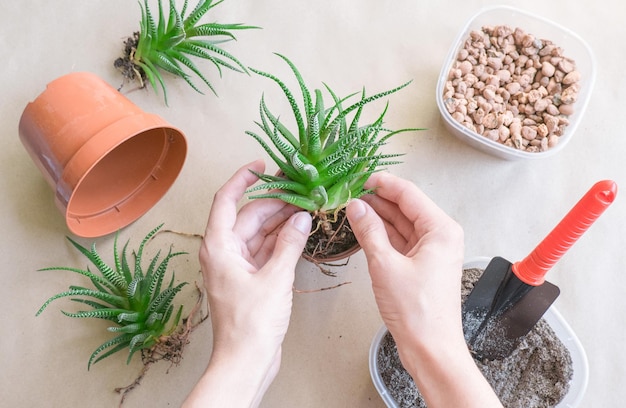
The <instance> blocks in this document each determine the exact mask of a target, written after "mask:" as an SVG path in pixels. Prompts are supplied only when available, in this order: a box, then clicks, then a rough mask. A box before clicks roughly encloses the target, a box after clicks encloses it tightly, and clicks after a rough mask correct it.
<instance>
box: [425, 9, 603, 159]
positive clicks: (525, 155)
mask: <svg viewBox="0 0 626 408" xmlns="http://www.w3.org/2000/svg"><path fill="white" fill-rule="evenodd" d="M485 25H487V26H495V25H508V26H510V27H512V28H516V27H519V28H521V29H523V30H524V31H526V32H527V33H530V34H533V35H534V36H535V37H536V38H540V39H546V40H550V41H552V42H553V43H554V44H555V45H557V46H559V47H560V48H562V49H563V53H564V55H565V56H566V57H568V58H572V59H573V60H574V61H575V62H576V69H577V71H579V72H580V73H581V76H582V78H581V81H580V85H581V88H580V92H579V94H578V100H577V101H576V102H575V103H574V109H575V112H574V113H573V114H572V115H570V116H569V117H568V120H569V122H570V124H569V125H568V126H567V127H566V128H565V130H564V133H563V135H562V136H560V140H559V143H558V144H557V145H556V146H554V147H552V148H549V149H548V150H546V151H543V152H526V151H522V150H518V149H515V148H513V147H509V146H505V145H503V144H501V143H498V142H495V141H492V140H490V139H488V138H486V137H485V136H483V135H481V134H478V133H476V132H474V131H471V130H470V129H468V128H466V127H465V126H463V125H462V124H460V123H459V122H457V121H456V120H454V119H453V118H452V115H450V113H449V112H448V111H447V109H446V107H445V105H444V100H443V93H444V89H445V84H446V81H447V78H448V74H449V72H450V68H451V67H452V64H453V63H454V61H455V60H456V57H457V54H458V52H459V50H460V49H461V47H462V45H463V43H464V42H465V40H466V39H467V37H468V36H469V33H470V32H471V31H473V30H480V29H481V28H482V27H483V26H485ZM595 76H596V62H595V59H594V56H593V53H592V51H591V49H590V48H589V46H588V45H587V44H586V43H585V41H583V39H582V38H580V37H579V36H578V35H576V34H575V33H573V32H572V31H570V30H568V29H567V28H565V27H562V26H560V25H558V24H556V23H554V22H552V21H550V20H548V19H545V18H543V17H539V16H535V15H532V14H530V13H527V12H524V11H522V10H519V9H516V8H513V7H509V6H496V7H489V8H485V9H483V10H481V11H480V12H478V13H477V14H476V15H474V16H473V17H472V18H471V19H470V20H469V21H468V22H467V24H466V25H465V27H463V29H462V30H461V32H460V33H459V34H458V36H457V37H456V39H455V41H454V43H453V45H452V47H451V48H450V51H449V53H448V56H447V57H446V60H445V62H444V64H443V67H442V69H441V73H440V75H439V81H438V82H437V95H436V100H437V106H438V107H439V111H440V113H441V116H442V117H443V120H444V124H445V126H446V128H447V129H448V130H449V131H450V132H451V133H452V134H453V135H455V136H456V137H457V138H459V139H461V140H462V141H464V142H466V143H467V144H469V145H470V146H472V147H474V148H476V149H478V150H481V151H483V152H486V153H489V154H491V155H494V156H496V157H499V158H502V159H506V160H523V159H540V158H545V157H549V156H552V155H554V154H556V153H558V152H559V151H561V150H562V149H563V148H564V147H565V146H566V145H567V143H568V142H569V141H570V140H571V138H572V137H573V135H574V133H575V131H576V128H577V127H578V125H579V123H580V120H581V118H582V116H583V114H584V112H585V110H586V108H587V105H588V103H589V99H590V97H591V91H592V89H593V85H594V82H595Z"/></svg>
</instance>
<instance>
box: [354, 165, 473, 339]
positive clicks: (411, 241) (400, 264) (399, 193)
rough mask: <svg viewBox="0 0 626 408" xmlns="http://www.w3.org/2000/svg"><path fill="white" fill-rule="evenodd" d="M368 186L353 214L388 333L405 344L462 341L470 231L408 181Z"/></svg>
mask: <svg viewBox="0 0 626 408" xmlns="http://www.w3.org/2000/svg"><path fill="white" fill-rule="evenodd" d="M366 187H367V188H373V189H375V194H374V195H369V196H365V197H364V201H366V202H367V203H365V202H363V201H360V200H354V201H353V202H351V203H350V205H349V206H348V208H347V214H348V220H349V221H350V225H351V226H352V228H353V230H354V232H355V235H356V237H357V239H358V241H359V243H360V244H361V246H362V248H363V251H364V252H365V255H366V257H367V263H368V268H369V272H370V275H371V278H372V287H373V290H374V295H375V297H376V302H377V304H378V308H379V310H380V313H381V317H382V318H383V320H384V322H385V324H386V326H387V328H388V329H389V331H390V332H391V334H392V335H393V336H394V339H395V340H396V342H398V343H402V342H403V341H405V340H406V341H411V342H412V341H414V340H415V339H416V338H417V339H418V340H420V341H432V342H439V341H441V340H445V339H451V338H457V339H458V338H459V337H461V338H462V336H463V333H462V327H461V298H460V290H461V273H462V264H463V249H464V244H463V230H462V229H461V227H460V226H459V225H458V224H457V223H456V222H455V221H454V220H452V219H451V218H450V217H449V216H448V215H447V214H446V213H445V212H444V211H443V210H441V209H440V208H439V207H438V206H437V205H436V204H435V203H433V202H432V201H431V200H430V199H429V198H428V197H427V196H426V195H425V194H424V193H423V192H422V191H421V190H419V189H418V188H417V186H415V185H414V184H413V183H410V182H409V181H406V180H403V179H400V178H398V177H395V176H393V175H391V174H388V173H375V174H373V175H372V176H371V177H370V179H369V180H368V183H367V185H366ZM405 338H406V339H405Z"/></svg>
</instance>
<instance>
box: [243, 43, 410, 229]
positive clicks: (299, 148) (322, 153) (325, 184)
mask: <svg viewBox="0 0 626 408" xmlns="http://www.w3.org/2000/svg"><path fill="white" fill-rule="evenodd" d="M277 55H278V56H279V57H281V58H282V59H283V60H284V61H285V62H286V63H287V64H288V65H289V67H290V68H291V71H292V72H293V74H294V75H295V77H296V80H297V82H298V84H299V86H300V91H301V93H302V100H303V102H302V107H300V106H299V104H298V102H297V101H296V98H295V96H294V94H293V93H292V92H291V90H290V89H289V88H288V87H287V86H286V85H285V83H284V82H283V81H282V80H280V79H279V78H277V77H275V76H274V75H271V74H269V73H266V72H262V71H258V70H256V69H253V68H250V70H251V71H252V72H254V73H256V74H258V75H261V76H264V77H267V78H269V79H271V80H273V81H274V82H275V83H277V84H278V85H279V86H280V88H281V89H282V91H283V93H284V95H285V96H286V98H287V100H288V101H289V104H290V106H291V110H292V113H293V116H294V118H295V123H296V127H297V129H295V130H294V131H291V130H289V129H288V127H287V126H286V125H285V124H284V123H283V122H282V121H281V119H279V118H278V117H277V116H275V115H273V114H272V112H271V111H270V110H269V109H268V107H267V105H266V104H265V99H264V97H262V98H261V103H260V115H261V121H260V122H255V123H256V124H257V125H258V127H259V128H260V129H261V130H262V131H263V134H264V136H265V138H263V137H261V136H259V135H258V134H256V133H254V132H251V131H247V132H246V133H247V134H248V135H250V136H252V137H253V138H254V139H256V141H257V142H258V143H259V144H260V145H261V146H262V147H263V149H264V150H265V151H266V152H267V154H268V155H269V156H270V157H271V158H272V160H273V161H274V162H275V163H276V164H277V165H278V167H279V169H280V172H281V173H282V174H279V175H271V174H259V173H256V172H255V174H256V175H257V176H258V177H259V178H260V179H261V180H262V181H263V182H264V183H262V184H260V185H258V186H255V187H252V188H250V189H249V190H248V192H256V191H259V190H270V191H268V192H267V193H262V194H255V195H252V196H250V198H252V199H256V198H278V199H280V200H283V201H285V202H287V203H290V204H293V205H295V206H297V207H300V208H302V209H304V210H307V211H309V212H311V213H314V214H316V215H320V214H321V215H322V218H324V214H329V213H336V212H337V210H338V209H342V208H343V207H345V205H346V204H347V203H348V201H349V200H350V199H352V198H359V197H361V196H363V195H364V194H367V193H369V192H370V191H368V190H366V189H364V184H365V182H366V181H367V179H368V177H369V176H370V175H371V174H372V173H374V172H376V171H380V170H382V169H383V168H385V167H386V166H390V165H394V164H397V163H400V162H399V161H397V160H396V158H398V157H399V156H402V154H400V153H387V154H385V153H380V152H379V149H380V148H381V146H383V145H384V144H385V143H386V142H387V140H388V139H389V138H390V137H392V136H394V135H396V134H398V133H401V132H407V131H412V130H420V129H401V130H396V131H392V130H389V129H386V128H385V127H384V126H383V119H384V117H385V114H386V112H387V107H388V103H387V104H386V105H385V108H384V109H383V111H382V113H380V114H379V115H378V117H377V118H376V120H374V121H373V122H372V123H368V124H365V125H360V124H359V120H360V118H361V114H362V111H363V108H364V107H365V106H366V105H367V104H369V103H370V102H373V101H375V100H377V99H380V98H383V97H385V96H387V95H390V94H393V93H395V92H397V91H399V90H400V89H402V88H404V87H406V86H407V85H408V84H410V81H409V82H406V83H404V84H402V85H400V86H398V87H397V88H393V89H390V90H388V91H384V92H380V93H377V94H374V95H371V96H366V93H365V89H363V90H362V91H361V92H356V93H353V94H350V95H348V96H346V97H342V98H340V97H338V96H337V95H336V93H335V92H333V91H332V89H331V88H330V87H329V86H328V85H326V84H324V87H325V88H326V91H327V92H328V94H329V95H330V97H331V98H332V99H331V102H330V104H325V101H324V98H323V95H322V91H321V90H319V89H316V90H315V91H314V97H313V95H312V94H311V92H310V91H309V88H308V87H307V85H306V84H305V82H304V80H303V78H302V76H301V74H300V72H299V71H298V69H297V68H296V66H295V65H294V64H293V63H292V62H291V61H290V60H289V59H288V58H287V57H285V56H283V55H280V54H277ZM357 95H359V96H357ZM355 96H357V97H356V101H354V102H353V103H350V104H347V102H348V100H351V99H353V97H355ZM344 104H346V107H344ZM349 116H350V117H351V119H349V118H348V117H349ZM265 139H268V140H269V142H266V140H265Z"/></svg>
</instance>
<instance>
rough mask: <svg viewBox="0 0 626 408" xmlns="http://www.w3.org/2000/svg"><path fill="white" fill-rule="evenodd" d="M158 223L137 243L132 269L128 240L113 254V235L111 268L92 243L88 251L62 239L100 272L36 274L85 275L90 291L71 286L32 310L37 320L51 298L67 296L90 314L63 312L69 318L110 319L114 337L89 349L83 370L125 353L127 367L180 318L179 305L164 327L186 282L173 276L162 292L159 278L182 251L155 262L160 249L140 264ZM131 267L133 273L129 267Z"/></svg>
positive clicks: (84, 312) (73, 269) (81, 270)
mask: <svg viewBox="0 0 626 408" xmlns="http://www.w3.org/2000/svg"><path fill="white" fill-rule="evenodd" d="M161 227H162V224H161V225H160V226H158V227H156V228H155V229H153V230H152V231H150V232H149V233H148V235H146V237H145V238H144V239H143V240H142V241H141V244H140V245H139V248H138V249H137V251H136V252H134V253H133V255H134V265H131V264H129V262H128V257H127V247H128V242H126V244H125V245H124V247H123V248H122V250H121V251H119V253H118V249H117V235H116V237H115V241H114V247H113V252H114V266H113V267H111V266H109V265H107V264H106V263H105V262H104V261H103V260H102V258H101V257H100V255H99V254H98V252H97V251H96V245H95V243H94V244H93V245H92V247H91V250H88V249H87V248H85V247H83V246H81V245H80V244H78V243H77V242H76V241H74V240H72V239H71V238H69V237H67V239H68V240H69V241H70V242H71V243H72V245H73V246H74V247H75V248H76V249H78V251H80V252H81V253H82V254H83V255H84V256H85V257H87V259H89V261H91V263H92V264H93V265H95V267H96V268H97V270H98V272H99V273H94V272H92V271H91V270H90V269H89V267H87V269H78V268H73V267H50V268H44V269H41V271H51V270H56V271H70V272H74V273H78V274H80V275H84V276H86V277H87V278H89V280H90V281H91V283H92V284H93V286H94V288H86V287H82V286H70V287H69V290H68V291H65V292H62V293H59V294H57V295H54V296H52V297H51V298H49V299H48V300H47V301H46V302H45V303H44V304H43V306H41V308H40V309H39V310H38V311H37V314H36V315H37V316H39V315H40V314H41V313H42V312H43V311H44V310H45V309H46V308H47V307H48V305H49V304H50V303H51V302H53V301H54V300H56V299H60V298H64V297H70V300H71V301H73V302H77V303H80V304H83V305H86V306H89V307H90V308H91V309H90V310H82V311H78V312H73V313H71V312H66V311H62V313H63V314H64V315H66V316H69V317H74V318H96V319H104V320H109V321H111V322H112V323H114V325H113V326H110V327H109V328H108V331H109V332H113V333H117V334H118V335H117V336H116V337H114V338H112V339H110V340H107V341H105V342H104V343H102V344H101V345H100V346H99V347H98V348H96V349H95V350H94V352H93V353H92V354H91V356H90V358H89V362H88V364H87V369H89V368H90V367H91V365H92V364H95V363H97V362H98V361H100V360H102V359H104V358H106V357H108V356H110V355H112V354H114V353H116V352H118V351H121V350H124V349H128V350H129V355H128V359H127V363H129V362H130V360H131V358H132V356H133V354H134V353H135V352H137V351H138V350H142V349H149V348H151V347H153V346H155V345H156V344H157V343H159V342H162V341H164V340H165V339H166V338H167V336H168V335H169V334H171V333H172V332H173V331H174V330H175V329H176V327H177V326H178V323H179V321H180V318H181V314H182V306H180V307H179V308H178V311H177V313H176V315H175V316H174V318H173V321H172V323H171V325H170V326H169V327H168V323H169V322H170V320H171V318H172V316H173V312H174V305H173V304H172V303H173V300H174V297H175V296H176V294H177V293H179V292H180V291H181V289H182V288H183V286H185V285H186V284H187V282H183V283H180V284H178V285H174V274H173V273H172V278H171V279H170V281H169V284H168V285H167V286H166V287H165V288H164V289H163V288H162V286H163V280H164V277H165V273H166V271H167V268H168V264H169V262H170V260H171V259H172V258H174V257H175V256H178V255H182V254H185V253H186V252H172V251H171V249H170V251H169V252H168V254H167V255H166V256H165V257H164V258H163V259H162V260H161V261H160V262H159V256H160V251H159V252H158V253H157V254H156V255H155V256H154V257H153V258H152V259H151V260H150V262H149V264H148V267H147V268H145V267H144V265H142V261H143V260H142V257H143V251H144V247H145V245H146V243H148V241H149V240H150V239H151V238H152V237H153V236H154V235H155V234H156V233H157V232H158V231H159V229H160V228H161ZM131 267H132V269H134V270H132V269H131Z"/></svg>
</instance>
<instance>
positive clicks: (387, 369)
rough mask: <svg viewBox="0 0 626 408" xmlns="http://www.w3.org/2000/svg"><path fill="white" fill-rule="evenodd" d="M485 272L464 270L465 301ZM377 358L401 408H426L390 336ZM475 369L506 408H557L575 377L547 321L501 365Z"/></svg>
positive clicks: (483, 364)
mask: <svg viewBox="0 0 626 408" xmlns="http://www.w3.org/2000/svg"><path fill="white" fill-rule="evenodd" d="M482 272H483V271H482V270H480V269H468V270H465V271H464V273H463V284H462V290H461V296H462V297H463V299H465V297H467V295H468V294H469V292H470V291H471V290H472V288H473V286H474V282H476V280H478V278H479V277H480V275H481V274H482ZM377 359H378V367H379V371H380V373H381V377H382V380H383V382H384V383H385V385H386V387H387V388H388V389H389V392H390V393H391V395H392V397H393V398H394V400H395V401H396V402H397V403H398V406H399V407H401V408H418V407H426V404H425V403H424V400H423V399H422V396H421V395H420V393H419V391H418V390H417V388H416V386H415V383H414V382H413V379H412V378H411V376H410V374H409V373H408V372H407V371H406V370H405V369H404V367H402V364H401V363H400V358H399V356H398V351H397V348H396V344H395V342H394V340H393V337H392V336H391V335H390V334H387V335H386V336H385V337H384V338H383V341H382V344H381V347H380V350H379V353H378V356H377ZM476 365H477V366H478V368H479V369H480V370H481V372H482V373H483V375H484V376H485V378H486V379H487V381H488V382H489V384H491V386H492V388H493V389H494V391H495V392H496V394H497V395H498V397H499V398H500V401H501V402H502V404H503V405H504V406H505V407H506V408H544V407H553V406H555V405H556V404H558V403H559V402H560V401H561V400H562V399H563V397H564V396H565V395H566V394H567V392H568V391H569V382H570V380H571V379H572V375H573V368H572V360H571V356H570V354H569V351H568V350H567V348H566V347H565V346H564V345H563V343H561V341H560V340H559V339H558V338H557V337H556V335H555V333H554V331H553V330H552V328H551V327H550V326H549V325H548V324H547V323H546V321H545V320H543V319H541V320H540V321H539V322H538V323H537V325H536V326H535V327H534V328H533V329H532V330H531V331H530V333H528V334H527V335H526V336H525V337H524V338H522V340H521V342H520V344H519V345H518V347H517V348H516V349H515V351H514V352H513V353H512V354H511V355H510V356H508V357H506V358H504V359H502V360H493V361H476Z"/></svg>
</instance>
